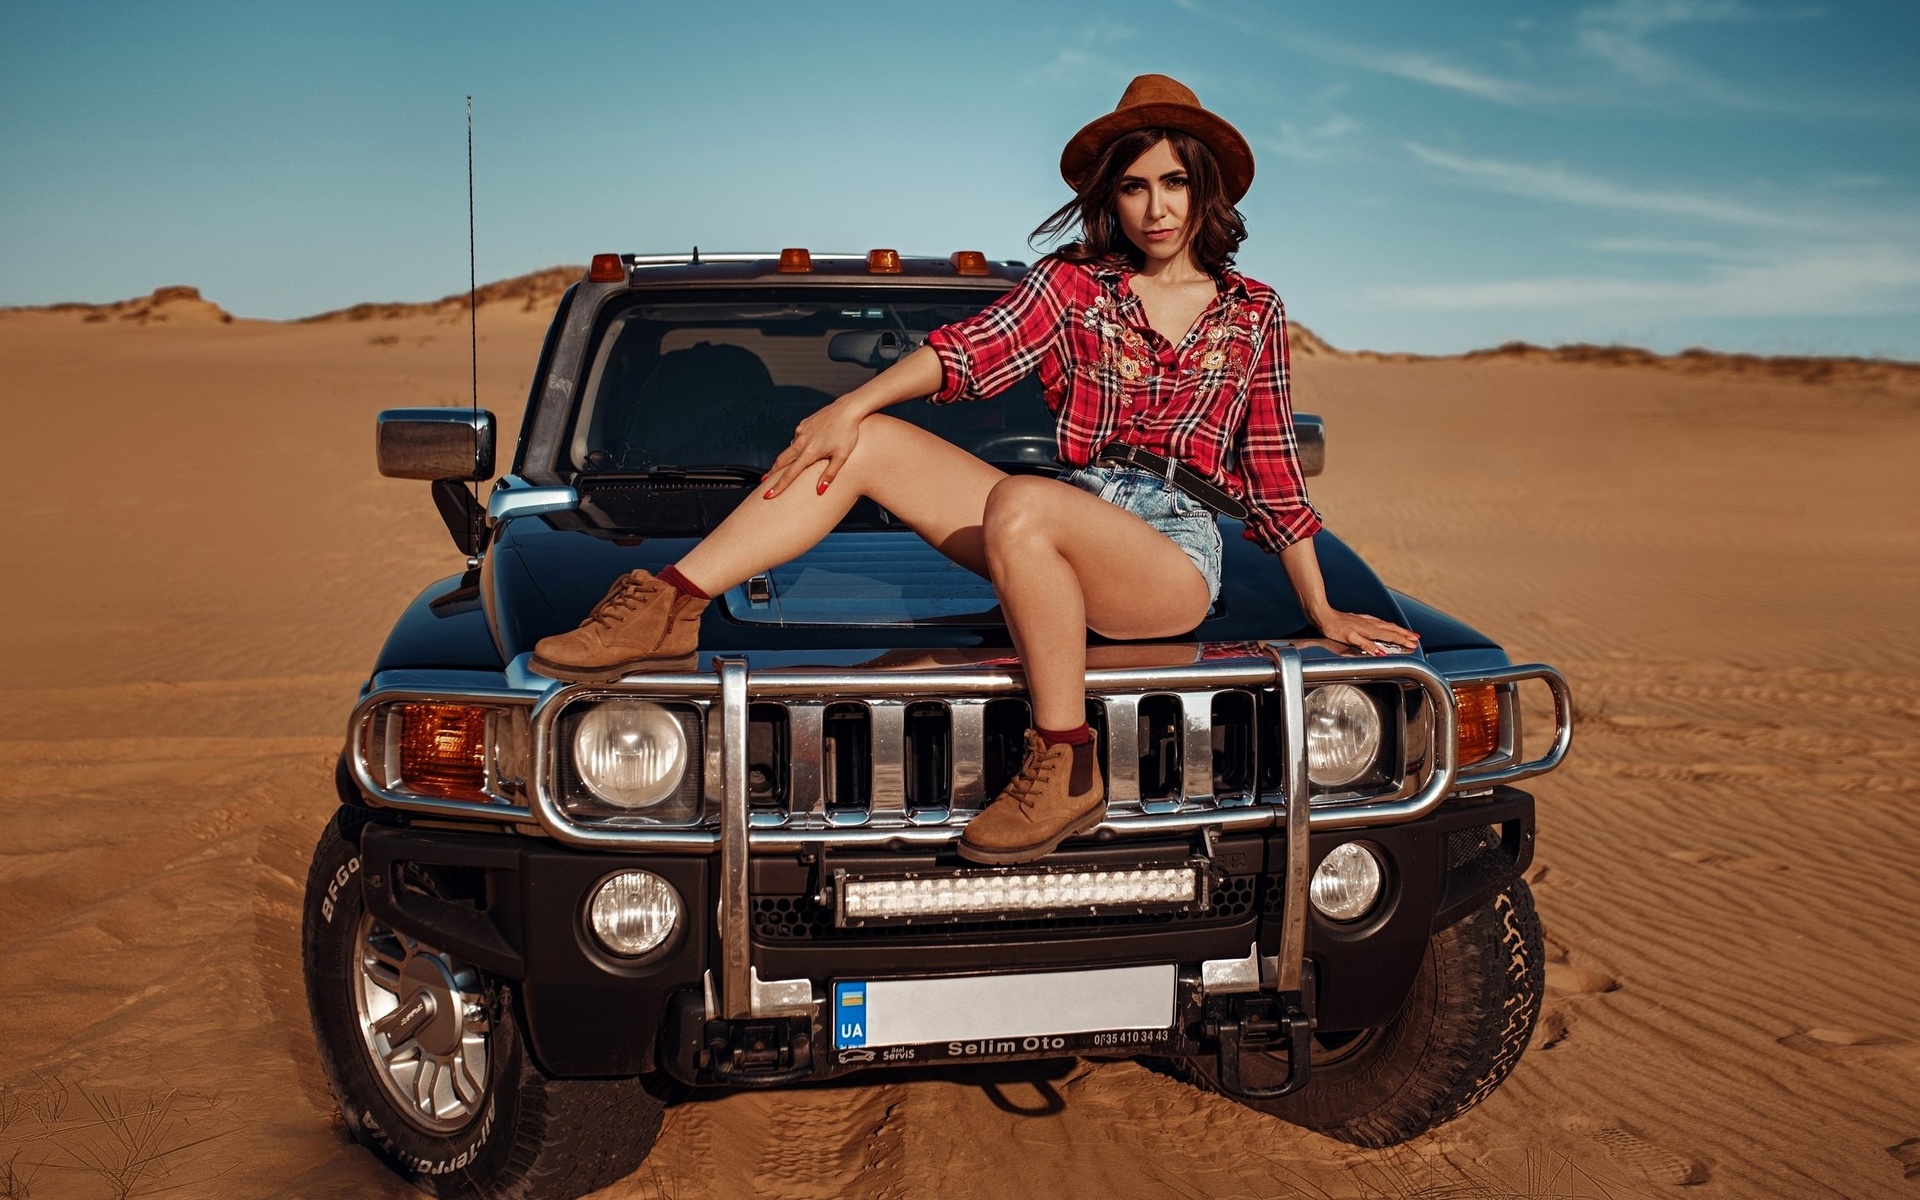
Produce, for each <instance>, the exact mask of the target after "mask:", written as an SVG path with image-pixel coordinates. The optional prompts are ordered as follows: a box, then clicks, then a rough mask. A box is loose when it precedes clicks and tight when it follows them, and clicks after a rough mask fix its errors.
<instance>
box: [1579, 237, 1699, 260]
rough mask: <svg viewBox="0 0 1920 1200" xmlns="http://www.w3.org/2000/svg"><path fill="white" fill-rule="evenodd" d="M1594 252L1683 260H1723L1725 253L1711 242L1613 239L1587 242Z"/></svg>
mask: <svg viewBox="0 0 1920 1200" xmlns="http://www.w3.org/2000/svg"><path fill="white" fill-rule="evenodd" d="M1587 245H1588V246H1589V247H1590V248H1592V249H1594V250H1604V251H1606V252H1607V253H1609V254H1664V255H1671V256H1676V257H1684V258H1725V257H1727V252H1726V251H1725V250H1724V249H1722V248H1721V247H1720V246H1719V245H1717V244H1716V243H1713V242H1697V241H1687V240H1685V239H1683V238H1654V237H1615V238H1600V239H1599V240H1597V241H1593V242H1588V243H1587Z"/></svg>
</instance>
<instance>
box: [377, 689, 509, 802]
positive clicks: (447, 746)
mask: <svg viewBox="0 0 1920 1200" xmlns="http://www.w3.org/2000/svg"><path fill="white" fill-rule="evenodd" d="M394 716H395V717H398V718H399V720H400V786H402V787H404V788H406V789H407V790H408V791H410V792H418V793H420V794H421V795H423V796H446V797H449V798H454V799H460V800H484V799H486V797H487V710H486V709H484V708H474V707H472V706H470V705H465V704H402V705H399V706H398V710H397V711H396V712H395V714H394ZM388 719H389V720H392V719H393V717H389V718H388Z"/></svg>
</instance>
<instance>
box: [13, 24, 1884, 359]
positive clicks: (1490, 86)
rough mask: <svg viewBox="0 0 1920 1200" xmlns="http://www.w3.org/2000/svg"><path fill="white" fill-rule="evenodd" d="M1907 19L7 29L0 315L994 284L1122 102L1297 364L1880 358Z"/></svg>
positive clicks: (286, 309) (1061, 195)
mask: <svg viewBox="0 0 1920 1200" xmlns="http://www.w3.org/2000/svg"><path fill="white" fill-rule="evenodd" d="M1917 65H1920V6H1916V5H1913V4H1911V3H1899V2H1892V0H1888V2H1877V0H1850V2H1849V3H1847V4H1845V5H1841V4H1838V3H1831V4H1826V5H1809V4H1801V3H1792V2H1788V0H1779V2H1774V0H1598V2H1596V3H1592V4H1584V5H1583V4H1566V5H1547V4H1529V3H1518V2H1514V3H1495V2H1456V3H1451V4H1446V5H1438V4H1431V3H1416V2H1408V3H1385V2H1381V3H1368V4H1340V5H1335V4H1313V5H1308V4H1272V3H1249V2H1245V0H1114V2H1111V3H1105V4H1101V5H1099V6H1091V5H1067V4H1049V3H1045V2H1040V0H1023V2H1019V3H1007V2H1001V0H976V2H971V3H967V4H946V5H914V4H889V5H857V4H835V3H810V4H724V3H709V4H706V5H704V6H698V7H696V6H692V5H686V4H675V5H656V4H649V3H643V2H638V0H628V2H627V3H621V4H610V3H609V4H543V5H530V4H529V5H506V4H489V3H470V4H462V5H454V4H435V3H417V4H405V3H402V4H394V3H390V2H388V3H377V4H376V3H353V2H341V3H331V4H312V3H305V4H299V5H285V4H274V3H263V2H260V0H249V2H246V3H231V4H219V3H200V4H178V5H155V4H150V3H149V4H133V3H126V4H89V3H84V2H83V3H70V4H11V5H7V6H5V7H4V8H3V9H0V114H4V116H0V305H4V304H34V303H46V302H50V301H56V300H109V299H118V298H123V297H126V296H130V295H135V294H142V293H145V292H147V291H149V290H151V289H152V288H153V287H155V286H157V285H161V284H172V283H191V284H195V285H197V286H199V287H200V288H201V289H202V290H203V291H204V292H205V293H206V294H207V295H208V296H209V297H210V298H212V299H214V300H216V301H218V302H219V303H221V304H223V305H225V306H226V307H228V308H229V309H231V310H233V311H235V312H237V313H240V314H243V315H247V316H262V317H291V316H298V315H303V314H308V313H313V312H317V311H321V310H323V309H327V308H333V307H339V306H342V305H346V304H351V303H355V302H358V301H363V300H390V299H427V298H433V297H437V296H440V295H443V294H446V293H448V292H451V291H455V290H458V289H460V288H462V287H464V286H465V282H466V266H467V264H466V251H467V246H466V229H465V219H466V180H465V174H464V172H465V166H464V154H465V141H464V137H465V132H464V124H463V122H464V116H463V108H462V104H463V97H464V96H466V95H467V94H468V93H471V94H472V95H473V96H474V115H475V122H476V130H475V147H476V154H477V178H478V192H479V197H478V225H479V262H480V276H481V278H482V280H486V279H495V278H501V277H505V276H508V275H513V274H518V273H520V272H523V271H528V270H533V269H536V268H539V267H544V266H549V265H552V264H554V263H559V262H582V261H584V260H585V259H586V258H587V257H588V256H589V255H591V254H593V253H594V252H596V251H600V250H609V249H622V250H678V249H682V248H685V247H690V246H693V245H695V244H698V245H700V246H702V247H705V248H708V249H710V250H713V249H726V248H735V249H762V248H777V247H780V246H783V245H806V246H811V247H814V248H816V249H833V250H863V249H866V248H868V247H872V246H894V247H897V248H899V249H902V250H905V251H910V252H923V253H925V252H933V253H942V254H944V253H946V252H948V251H950V250H952V249H955V248H960V247H968V248H979V249H983V250H986V251H987V252H988V253H989V254H992V255H994V256H995V257H1011V258H1031V257H1032V256H1033V253H1032V252H1031V251H1030V250H1029V249H1028V247H1027V244H1026V235H1027V233H1028V231H1029V230H1031V229H1032V228H1033V226H1034V225H1035V224H1037V223H1038V221H1039V220H1040V218H1041V217H1043V216H1044V215H1045V214H1046V213H1047V212H1049V211H1050V210H1052V209H1053V208H1054V207H1055V206H1056V205H1058V204H1059V203H1061V202H1062V201H1063V200H1065V199H1066V198H1067V197H1066V190H1065V187H1064V185H1063V184H1062V183H1061V182H1060V179H1059V176H1058V173H1057V162H1058V156H1059V151H1060V147H1061V145H1062V144H1063V143H1064V142H1065V141H1066V139H1067V138H1068V137H1069V136H1070V135H1071V134H1072V133H1073V132H1074V130H1075V129H1077V128H1078V127H1079V126H1080V125H1081V124H1083V123H1084V122H1086V121H1087V120H1090V119H1092V118H1093V117H1094V116H1096V115H1098V114H1099V113H1101V112H1104V111H1106V110H1108V109H1110V108H1111V107H1112V106H1113V104H1114V102H1115V101H1116V100H1117V99H1118V97H1119V94H1120V91H1121V89H1122V88H1123V87H1124V86H1125V83H1126V80H1127V79H1128V78H1129V77H1130V76H1132V75H1134V74H1136V73H1139V72H1143V71H1160V72H1164V73H1167V74H1171V75H1173V76H1175V77H1177V78H1179V79H1181V80H1183V81H1184V82H1186V83H1188V84H1189V85H1190V86H1192V87H1193V88H1194V89H1195V90H1196V91H1197V92H1198V93H1199V95H1200V98H1201V100H1202V101H1203V102H1205V103H1206V104H1207V105H1208V106H1209V107H1211V108H1213V109H1215V110H1216V111H1218V112H1220V113H1221V114H1222V115H1224V116H1226V117H1227V118H1228V119H1229V120H1231V121H1233V122H1234V123H1235V124H1236V125H1238V126H1239V127H1240V129H1241V130H1242V131H1243V132H1244V133H1245V134H1246V135H1247V137H1248V138H1249V140H1250V141H1251V142H1252V143H1253V146H1254V149H1255V152H1256V154H1257V155H1258V158H1259V174H1258V178H1257V179H1256V181H1255V183H1254V187H1253V191H1252V192H1251V193H1250V194H1249V195H1248V197H1247V199H1246V201H1245V202H1244V203H1243V205H1242V208H1243V211H1244V212H1245V213H1246V215H1247V218H1248V223H1249V226H1250V228H1251V230H1252V236H1251V237H1250V239H1249V240H1248V242H1247V245H1246V246H1245V248H1244V250H1243V251H1242V255H1241V264H1242V266H1243V267H1244V268H1245V269H1246V270H1247V271H1248V273H1250V274H1252V275H1254V276H1256V277H1258V278H1261V279H1264V280H1266V281H1268V282H1269V283H1272V284H1274V285H1275V286H1276V287H1277V288H1279V289H1280V292H1281V294H1282V295H1283V296H1284V297H1285V298H1286V300H1287V302H1288V308H1289V311H1290V313H1292V315H1293V316H1294V318H1295V319H1296V320H1298V321H1300V322H1302V323H1303V324H1306V325H1309V326H1311V327H1313V328H1314V330H1315V331H1316V332H1318V333H1320V334H1321V335H1322V336H1324V337H1326V338H1328V339H1329V340H1331V341H1333V342H1334V343H1336V344H1338V345H1344V346H1349V347H1370V348H1375V349H1383V350H1416V351H1423V352H1446V351H1456V350H1463V349H1468V348H1472V347H1476V346H1488V345H1493V344H1497V343H1499V342H1502V341H1506V340H1509V339H1512V338H1524V339H1527V340H1530V341H1535V342H1545V343H1558V342H1566V341H1598V342H1615V341H1617V342H1627V343H1633V344H1638V345H1647V346H1651V347H1654V348H1657V349H1661V350H1675V349H1679V348H1681V347H1684V346H1689V345H1707V346H1712V347H1715V348H1719V349H1728V350H1752V351H1760V352H1766V353H1782V352H1794V353H1800V352H1814V353H1843V354H1884V355H1892V356H1897V357H1902V358H1910V359H1920V71H1916V70H1915V68H1916V66H1917Z"/></svg>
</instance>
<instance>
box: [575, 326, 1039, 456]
mask: <svg viewBox="0 0 1920 1200" xmlns="http://www.w3.org/2000/svg"><path fill="white" fill-rule="evenodd" d="M712 296H713V294H712V293H706V294H705V295H703V296H702V297H701V298H700V299H698V300H691V301H688V302H684V303H682V302H678V301H668V300H665V299H663V298H659V297H653V296H636V297H633V298H632V299H631V301H630V302H629V303H627V304H626V305H625V306H623V307H619V308H616V309H614V310H613V311H612V312H611V313H610V314H608V315H606V316H603V317H602V319H601V323H600V335H599V338H598V342H597V345H596V348H595V351H594V354H593V358H592V360H591V362H592V366H591V369H590V372H589V374H588V378H587V386H586V388H585V389H584V391H583V402H582V404H581V406H580V408H579V410H578V412H577V413H576V414H575V420H574V427H573V432H572V435H571V438H570V439H569V442H568V449H567V456H568V458H569V460H570V465H571V467H572V468H573V470H574V471H575V472H578V473H580V474H583V475H589V476H591V475H596V474H603V475H647V474H655V473H662V474H672V473H674V472H677V471H692V470H700V469H705V470H718V471H723V472H726V471H733V472H738V473H740V474H743V475H744V474H748V473H751V474H752V475H753V476H754V477H757V476H758V475H759V474H760V472H762V471H764V470H766V469H767V467H769V466H771V465H772V463H773V460H774V458H775V457H776V456H778V455H779V453H780V452H781V451H782V450H784V449H785V448H786V446H787V444H788V442H790V441H791V440H792V438H793V429H794V426H795V425H797V424H799V423H800V421H801V419H802V418H804V417H806V416H807V414H809V413H811V412H813V411H814V410H815V409H818V408H820V407H821V406H822V405H825V404H828V403H831V402H832V401H833V400H834V399H835V398H837V397H839V396H841V395H843V394H845V393H846V392H848V391H851V390H852V389H854V388H856V387H858V386H859V385H860V384H862V383H865V382H866V381H867V380H869V379H872V378H873V377H874V376H875V375H876V374H878V373H879V372H880V371H882V370H885V369H886V368H887V367H888V366H890V365H892V363H893V362H895V361H897V360H898V359H899V358H900V356H901V355H903V354H906V353H908V352H910V351H911V350H912V349H914V348H915V347H917V346H919V345H920V344H921V343H922V342H923V341H924V340H925V338H926V335H927V333H928V332H929V331H931V330H934V329H937V328H939V327H940V326H942V325H946V324H949V323H951V322H953V321H957V320H960V319H961V318H963V317H967V316H971V315H972V314H974V313H976V312H978V311H979V310H980V309H981V308H982V307H984V306H985V305H986V304H987V303H988V302H989V301H991V300H992V299H993V296H992V295H991V294H990V293H984V292H982V293H979V294H978V297H977V298H976V297H975V296H972V295H964V294H961V295H956V294H955V293H954V292H951V291H948V292H926V293H913V292H904V291H901V290H899V289H892V290H888V291H886V292H865V293H861V292H846V293H839V294H835V293H825V294H822V295H817V296H812V295H810V296H804V297H796V296H795V295H794V293H793V292H792V291H787V292H785V293H782V292H778V291H772V290H761V291H758V292H753V293H741V294H739V295H737V296H734V297H732V298H728V299H724V300H720V299H714V298H712ZM887 411H888V413H889V415H892V416H896V417H899V418H901V419H903V420H906V421H911V422H912V423H914V424H915V425H918V426H920V427H921V428H923V429H927V430H930V431H931V432H933V433H936V434H938V435H939V436H941V437H943V438H946V439H947V440H948V441H951V442H953V443H955V444H956V445H958V446H960V447H961V448H962V449H965V450H967V451H969V452H971V453H973V454H976V455H978V456H980V457H981V458H983V459H985V460H987V461H988V462H992V463H997V464H1000V465H1002V466H1005V467H1025V468H1026V469H1028V470H1032V469H1035V468H1045V467H1048V466H1051V465H1052V464H1053V462H1054V422H1053V417H1052V415H1051V414H1049V413H1048V411H1047V408H1046V404H1045V402H1044V401H1043V400H1042V399H1041V396H1040V389H1039V386H1038V384H1037V383H1036V382H1035V381H1034V379H1033V378H1032V377H1031V376H1029V377H1028V378H1027V379H1025V380H1023V381H1022V382H1021V383H1019V384H1018V385H1016V386H1015V387H1013V388H1011V389H1009V390H1008V391H1006V392H1004V393H1002V394H1001V395H999V396H996V397H994V398H993V399H991V400H987V401H982V402H977V403H965V404H947V405H931V404H928V403H926V402H925V401H924V400H914V401H909V402H907V403H905V404H899V405H895V406H894V407H892V408H890V409H888V410H887Z"/></svg>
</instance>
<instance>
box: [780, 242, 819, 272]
mask: <svg viewBox="0 0 1920 1200" xmlns="http://www.w3.org/2000/svg"><path fill="white" fill-rule="evenodd" d="M774 270H775V271H777V272H779V273H780V274H782V275H804V274H806V273H807V272H809V271H811V270H813V255H811V254H809V253H808V252H807V251H806V250H805V248H803V247H800V246H788V247H787V248H786V249H785V250H782V251H781V252H780V265H779V266H777V267H775V268H774Z"/></svg>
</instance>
